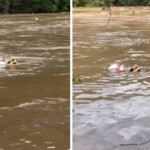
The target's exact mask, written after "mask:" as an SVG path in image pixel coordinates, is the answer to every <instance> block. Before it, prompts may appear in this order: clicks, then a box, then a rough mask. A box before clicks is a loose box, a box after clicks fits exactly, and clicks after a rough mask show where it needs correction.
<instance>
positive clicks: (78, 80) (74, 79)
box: [73, 76, 82, 84]
mask: <svg viewBox="0 0 150 150" xmlns="http://www.w3.org/2000/svg"><path fill="white" fill-rule="evenodd" d="M81 83H82V79H81V77H80V76H77V77H74V78H73V84H81Z"/></svg>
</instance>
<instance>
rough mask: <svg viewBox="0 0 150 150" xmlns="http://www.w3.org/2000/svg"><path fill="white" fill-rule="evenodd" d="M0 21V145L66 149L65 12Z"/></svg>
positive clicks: (7, 149) (20, 149) (4, 149)
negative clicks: (1, 61) (3, 62)
mask: <svg viewBox="0 0 150 150" xmlns="http://www.w3.org/2000/svg"><path fill="white" fill-rule="evenodd" d="M0 22H1V23H0V57H6V58H7V57H11V58H16V59H17V61H18V64H17V65H16V66H12V67H6V68H0V149H1V150H46V149H57V150H67V149H69V139H70V138H69V134H70V133H69V132H70V131H69V127H70V123H69V120H70V119H69V118H70V116H69V106H70V100H69V74H70V71H69V64H70V58H69V55H70V54H69V30H70V27H69V13H61V14H59V13H58V14H38V15H35V14H28V15H1V16H0Z"/></svg>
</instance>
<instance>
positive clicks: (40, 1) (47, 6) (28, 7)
mask: <svg viewBox="0 0 150 150" xmlns="http://www.w3.org/2000/svg"><path fill="white" fill-rule="evenodd" d="M69 10H70V0H0V13H51V12H62V11H69Z"/></svg>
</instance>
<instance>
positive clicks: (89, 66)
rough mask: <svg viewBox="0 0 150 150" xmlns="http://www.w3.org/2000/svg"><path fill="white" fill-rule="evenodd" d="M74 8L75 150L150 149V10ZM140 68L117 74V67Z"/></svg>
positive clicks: (147, 8)
mask: <svg viewBox="0 0 150 150" xmlns="http://www.w3.org/2000/svg"><path fill="white" fill-rule="evenodd" d="M111 11H112V15H111V18H110V22H109V23H108V19H109V11H108V10H103V11H101V9H100V8H75V9H74V13H73V20H74V22H73V35H74V37H73V39H74V42H73V47H74V49H73V58H74V59H73V64H74V66H73V76H74V77H77V76H80V77H81V80H82V83H81V84H74V86H73V102H74V115H73V143H74V144H73V147H74V150H79V149H82V150H146V149H149V146H150V123H149V122H150V101H149V100H150V32H149V31H150V8H149V7H146V8H143V7H137V8H131V7H130V8H128V7H126V8H123V7H122V8H112V9H111ZM113 63H118V64H123V65H125V66H132V65H134V64H138V65H139V66H140V67H141V72H140V73H139V74H132V73H128V72H127V73H113V72H110V71H109V70H108V67H109V66H110V65H111V64H113Z"/></svg>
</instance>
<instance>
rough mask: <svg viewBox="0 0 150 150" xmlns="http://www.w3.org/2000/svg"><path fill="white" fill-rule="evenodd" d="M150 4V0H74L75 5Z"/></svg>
mask: <svg viewBox="0 0 150 150" xmlns="http://www.w3.org/2000/svg"><path fill="white" fill-rule="evenodd" d="M110 5H111V6H150V0H73V6H74V7H89V6H90V7H93V6H94V7H99V6H110Z"/></svg>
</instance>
